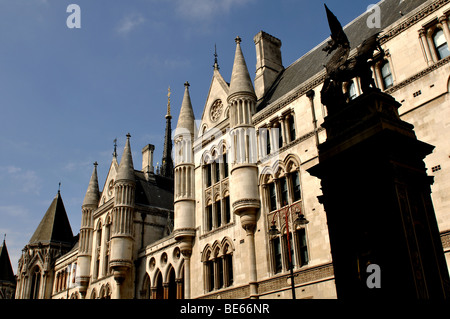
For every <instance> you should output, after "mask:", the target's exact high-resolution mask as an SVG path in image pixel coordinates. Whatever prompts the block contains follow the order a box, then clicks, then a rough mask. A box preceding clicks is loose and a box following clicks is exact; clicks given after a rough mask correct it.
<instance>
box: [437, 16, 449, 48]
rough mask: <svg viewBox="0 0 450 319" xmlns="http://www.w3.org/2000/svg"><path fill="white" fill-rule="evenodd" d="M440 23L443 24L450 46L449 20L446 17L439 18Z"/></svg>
mask: <svg viewBox="0 0 450 319" xmlns="http://www.w3.org/2000/svg"><path fill="white" fill-rule="evenodd" d="M439 22H440V23H441V26H442V30H443V31H444V34H445V39H446V40H447V46H449V45H450V29H449V27H448V18H447V16H446V15H443V16H441V17H439Z"/></svg>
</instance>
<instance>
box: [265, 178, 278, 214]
mask: <svg viewBox="0 0 450 319" xmlns="http://www.w3.org/2000/svg"><path fill="white" fill-rule="evenodd" d="M267 190H268V198H269V211H274V210H276V209H277V192H276V189H275V183H273V182H272V183H270V184H268V186H267Z"/></svg>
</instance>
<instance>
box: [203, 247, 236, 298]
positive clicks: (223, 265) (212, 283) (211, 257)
mask: <svg viewBox="0 0 450 319" xmlns="http://www.w3.org/2000/svg"><path fill="white" fill-rule="evenodd" d="M202 262H203V280H204V289H205V291H206V292H211V291H214V290H220V289H223V288H227V287H230V286H231V285H232V284H233V280H234V277H233V276H234V275H233V274H234V272H233V248H232V244H231V242H230V240H229V239H224V240H223V241H222V243H220V244H219V243H218V242H215V243H214V244H213V245H212V246H210V245H207V246H206V247H205V248H204V250H203V253H202Z"/></svg>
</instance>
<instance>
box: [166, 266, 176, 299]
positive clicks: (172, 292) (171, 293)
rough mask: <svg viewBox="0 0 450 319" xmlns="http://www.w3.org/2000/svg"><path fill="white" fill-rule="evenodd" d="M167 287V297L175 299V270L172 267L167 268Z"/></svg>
mask: <svg viewBox="0 0 450 319" xmlns="http://www.w3.org/2000/svg"><path fill="white" fill-rule="evenodd" d="M167 289H168V292H167V299H170V300H172V299H177V283H176V281H175V270H174V269H173V267H170V270H169V285H168V287H167Z"/></svg>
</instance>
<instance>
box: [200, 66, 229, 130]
mask: <svg viewBox="0 0 450 319" xmlns="http://www.w3.org/2000/svg"><path fill="white" fill-rule="evenodd" d="M228 90H229V84H228V83H227V82H225V80H224V79H223V77H222V75H221V74H220V73H219V71H218V70H214V75H213V78H212V81H211V85H210V87H209V92H208V96H207V98H206V103H205V107H204V108H203V114H202V119H201V123H200V126H199V132H198V136H201V135H203V133H204V132H205V129H206V131H207V130H209V129H211V128H212V127H215V126H217V125H218V124H219V123H222V122H223V121H224V120H226V119H227V118H228V105H227V98H228Z"/></svg>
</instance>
